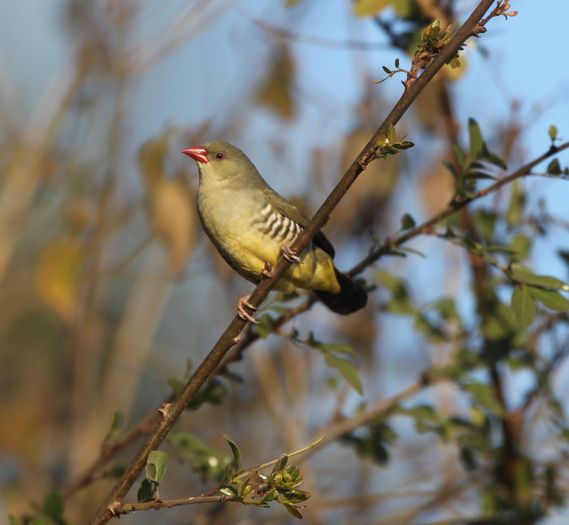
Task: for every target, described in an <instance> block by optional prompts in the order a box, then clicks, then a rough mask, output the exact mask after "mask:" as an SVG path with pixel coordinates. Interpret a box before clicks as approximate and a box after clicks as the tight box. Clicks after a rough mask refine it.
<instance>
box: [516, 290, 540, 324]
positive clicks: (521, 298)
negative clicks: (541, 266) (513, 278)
mask: <svg viewBox="0 0 569 525" xmlns="http://www.w3.org/2000/svg"><path fill="white" fill-rule="evenodd" d="M512 310H513V311H514V315H515V316H516V319H517V320H518V323H519V324H520V326H521V327H526V326H529V325H530V324H531V323H532V322H533V320H534V319H535V314H536V311H537V308H536V306H535V302H534V300H533V298H532V296H531V295H530V292H529V289H528V287H527V286H524V285H523V284H518V285H517V286H516V287H515V288H514V292H513V293H512Z"/></svg>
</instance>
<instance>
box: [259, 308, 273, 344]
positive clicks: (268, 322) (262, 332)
mask: <svg viewBox="0 0 569 525" xmlns="http://www.w3.org/2000/svg"><path fill="white" fill-rule="evenodd" d="M257 321H258V323H259V324H258V325H256V327H255V330H257V333H258V334H259V336H261V338H262V339H266V338H267V337H269V335H271V334H272V333H273V331H274V329H275V320H274V319H273V317H272V316H271V315H270V314H264V315H262V316H261V317H258V318H257Z"/></svg>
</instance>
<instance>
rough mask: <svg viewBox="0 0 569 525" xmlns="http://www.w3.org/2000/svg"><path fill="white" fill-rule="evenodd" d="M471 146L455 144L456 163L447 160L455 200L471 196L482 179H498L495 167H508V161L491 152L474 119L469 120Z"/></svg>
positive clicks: (503, 168)
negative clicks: (464, 146)
mask: <svg viewBox="0 0 569 525" xmlns="http://www.w3.org/2000/svg"><path fill="white" fill-rule="evenodd" d="M468 134H469V142H470V144H469V148H468V150H465V149H464V148H462V147H461V146H460V145H459V144H456V145H455V158H456V163H450V162H445V166H446V167H447V169H448V170H449V171H450V173H451V175H452V176H453V179H454V185H455V195H454V200H455V201H460V200H461V199H462V198H465V197H471V196H472V195H473V194H474V192H475V191H476V189H477V187H476V186H477V182H478V181H480V180H488V179H496V177H495V169H496V168H499V169H502V170H506V169H508V166H507V164H506V162H505V161H504V160H503V159H502V158H501V157H500V156H499V155H497V154H495V153H493V152H491V151H490V150H489V148H488V146H487V144H486V141H485V140H484V137H483V135H482V130H481V129H480V126H479V125H478V123H477V122H476V121H475V120H474V119H472V118H471V119H469V121H468Z"/></svg>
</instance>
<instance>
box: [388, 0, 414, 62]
mask: <svg viewBox="0 0 569 525" xmlns="http://www.w3.org/2000/svg"><path fill="white" fill-rule="evenodd" d="M391 3H392V4H393V7H395V11H396V13H397V14H398V15H399V16H400V17H401V18H406V17H409V16H411V15H412V14H413V10H414V9H415V7H416V6H415V0H392V2H391ZM396 67H399V64H398V65H397V66H396Z"/></svg>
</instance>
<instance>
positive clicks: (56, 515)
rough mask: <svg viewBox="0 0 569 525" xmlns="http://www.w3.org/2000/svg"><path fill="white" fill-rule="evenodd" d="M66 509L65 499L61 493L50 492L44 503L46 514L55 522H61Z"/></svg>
mask: <svg viewBox="0 0 569 525" xmlns="http://www.w3.org/2000/svg"><path fill="white" fill-rule="evenodd" d="M64 509H65V506H64V503H63V498H62V497H61V494H60V493H59V492H56V491H54V492H50V493H49V494H48V495H47V496H46V497H45V500H44V502H43V512H44V514H45V515H46V516H47V517H48V518H50V519H52V520H53V521H55V522H59V521H61V520H62V518H63V511H64Z"/></svg>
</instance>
